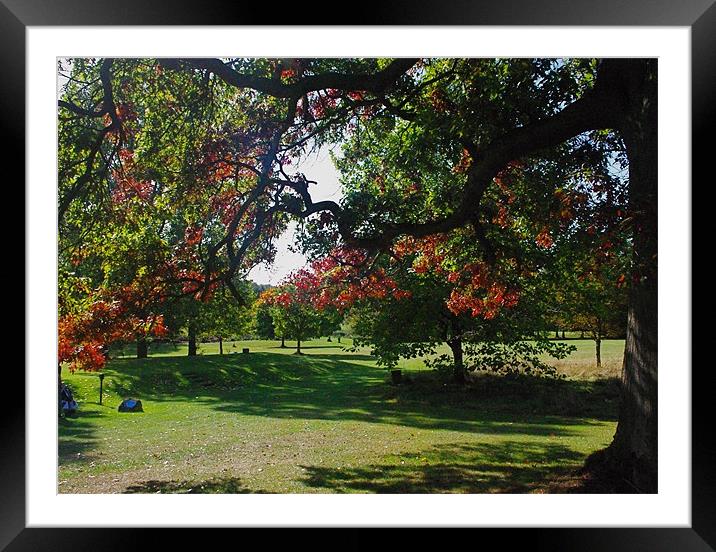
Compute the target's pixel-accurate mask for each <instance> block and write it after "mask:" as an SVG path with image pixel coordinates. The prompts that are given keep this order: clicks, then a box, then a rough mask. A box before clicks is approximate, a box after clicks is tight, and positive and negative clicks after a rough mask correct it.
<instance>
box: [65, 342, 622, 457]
mask: <svg viewBox="0 0 716 552" xmlns="http://www.w3.org/2000/svg"><path fill="white" fill-rule="evenodd" d="M336 356H341V357H343V356H349V358H351V359H354V358H355V357H353V356H350V355H310V354H309V355H306V356H304V357H295V356H293V355H288V354H279V353H270V352H260V353H252V354H251V355H207V356H205V357H195V358H192V359H187V358H184V357H158V358H152V359H145V360H147V361H149V362H137V361H132V360H120V361H113V364H112V366H111V367H110V369H108V370H107V373H108V376H107V381H105V384H107V383H108V382H110V383H111V386H112V392H113V393H115V394H117V395H119V396H132V397H136V398H141V399H143V400H145V399H146V401H147V403H148V405H151V402H152V401H154V402H178V403H179V402H187V401H191V402H195V403H197V402H198V403H203V404H205V405H207V406H208V407H210V408H213V409H215V410H217V411H219V412H226V413H235V414H239V415H249V416H261V417H266V418H276V419H287V418H288V419H306V420H329V421H348V422H367V423H380V424H387V425H397V426H402V427H415V428H419V429H436V430H452V431H462V432H471V433H484V434H503V435H517V434H523V435H532V436H542V437H549V436H573V435H577V434H578V433H579V432H580V431H581V427H580V426H582V427H583V426H587V425H596V424H602V423H603V422H605V421H613V420H615V419H616V410H615V408H614V405H613V404H611V403H610V404H607V403H606V402H605V400H606V399H605V398H604V397H611V395H612V394H614V393H613V391H612V390H610V389H611V388H609V387H608V386H607V387H605V388H604V389H606V391H605V390H604V389H603V390H602V391H600V392H599V393H596V392H595V391H594V389H597V388H591V387H588V386H585V385H587V384H584V383H582V382H569V381H565V382H560V383H558V384H554V385H553V384H549V385H548V386H546V387H543V388H538V387H535V388H533V387H530V386H527V387H523V388H519V389H518V391H519V392H517V393H515V392H514V389H512V388H511V387H509V386H508V388H506V390H502V391H500V393H502V394H493V390H492V388H491V387H489V386H487V387H485V388H484V389H482V390H481V391H480V392H477V390H475V389H471V388H469V387H467V388H463V387H456V386H450V385H443V384H441V383H439V382H435V381H432V382H431V381H427V382H424V383H421V382H420V381H417V380H416V382H415V383H414V384H413V385H406V386H391V385H389V384H387V382H386V374H385V372H384V371H383V370H381V369H380V368H376V367H375V366H370V365H365V364H360V363H353V362H348V361H345V360H336V358H335V357H336ZM423 374H425V372H423ZM416 375H417V374H416ZM428 375H429V374H428ZM411 377H412V376H411ZM540 385H541V384H540ZM588 385H590V386H594V385H597V384H595V383H590V384H588ZM538 389H541V390H540V391H539V392H538V391H537V390H538ZM600 393H601V394H600ZM570 397H571V398H570ZM567 399H569V400H567ZM614 404H616V402H614ZM147 410H148V412H150V409H149V408H147ZM96 416H98V414H95V413H87V414H86V415H82V414H81V415H80V417H79V418H78V419H75V420H69V421H68V422H69V423H68V424H67V425H63V426H61V427H60V460H61V463H67V462H71V461H80V460H81V458H78V457H77V453H81V455H82V456H84V453H85V452H86V451H87V450H89V449H91V448H92V447H93V446H94V444H95V442H96V440H97V436H96V435H95V431H96V430H95V428H94V425H95V424H93V420H92V417H96ZM146 416H147V418H148V419H151V413H149V414H147V415H146Z"/></svg>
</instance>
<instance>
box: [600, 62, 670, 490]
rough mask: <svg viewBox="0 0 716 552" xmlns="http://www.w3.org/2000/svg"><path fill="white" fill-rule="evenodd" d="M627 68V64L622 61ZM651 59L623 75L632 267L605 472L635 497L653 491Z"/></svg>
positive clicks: (654, 188) (654, 275)
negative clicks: (615, 474) (615, 416)
mask: <svg viewBox="0 0 716 552" xmlns="http://www.w3.org/2000/svg"><path fill="white" fill-rule="evenodd" d="M625 61H627V63H628V60H625ZM656 63H657V62H656V60H648V61H641V62H640V63H634V62H633V61H632V64H631V66H630V69H631V70H630V71H624V75H625V83H624V84H625V86H626V88H627V92H628V95H627V98H628V99H627V106H626V107H627V110H628V117H627V120H626V122H625V124H624V126H623V127H622V128H621V129H620V130H621V133H622V136H623V138H624V142H625V144H626V149H627V155H628V157H629V195H630V199H629V211H630V213H631V215H632V217H633V240H634V242H633V243H634V247H633V261H634V264H633V267H634V269H633V270H634V272H633V274H632V285H631V288H630V293H629V311H628V319H627V335H626V346H625V351H624V367H623V374H622V398H621V408H620V413H619V422H618V425H617V431H616V435H615V436H614V440H613V441H612V443H611V445H610V446H609V448H608V449H607V450H606V459H607V462H608V465H609V467H610V468H611V469H612V470H615V471H617V472H618V473H620V474H621V476H622V477H623V478H624V479H625V480H626V481H628V482H629V483H630V484H631V485H632V486H634V487H635V488H636V489H637V490H638V491H640V492H647V493H655V492H657V490H658V489H657V481H658V480H657V260H656V253H657V243H656V237H657V133H656V131H657V89H656V75H657V70H656V67H657V65H656Z"/></svg>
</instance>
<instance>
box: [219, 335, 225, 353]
mask: <svg viewBox="0 0 716 552" xmlns="http://www.w3.org/2000/svg"><path fill="white" fill-rule="evenodd" d="M219 354H220V355H223V354H224V340H223V338H222V337H221V336H219Z"/></svg>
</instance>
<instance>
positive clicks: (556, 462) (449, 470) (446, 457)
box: [303, 441, 584, 493]
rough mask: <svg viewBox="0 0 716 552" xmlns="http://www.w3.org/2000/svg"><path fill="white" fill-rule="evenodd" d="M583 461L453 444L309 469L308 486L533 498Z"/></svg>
mask: <svg viewBox="0 0 716 552" xmlns="http://www.w3.org/2000/svg"><path fill="white" fill-rule="evenodd" d="M583 461H584V455H583V454H580V453H577V452H575V451H573V450H571V449H569V448H567V447H565V446H563V445H559V444H555V443H524V442H518V441H508V442H501V443H500V444H499V445H494V444H485V443H483V444H469V445H468V444H463V443H452V444H447V445H439V446H434V447H432V448H430V449H428V450H425V451H422V452H419V453H415V452H406V453H403V454H399V455H396V456H395V457H389V458H387V459H386V460H385V461H384V462H383V463H374V464H370V465H368V466H364V467H356V468H353V467H351V468H326V467H322V466H303V468H304V469H305V470H306V474H305V478H304V481H303V483H304V484H305V485H307V486H308V487H311V488H313V489H328V490H330V491H331V492H335V493H529V492H535V491H539V490H540V489H542V488H544V487H545V485H547V484H548V483H549V481H551V480H552V479H553V478H555V477H558V476H560V475H564V474H567V473H569V472H571V471H573V470H574V469H575V468H576V466H578V465H579V464H581V463H582V462H583Z"/></svg>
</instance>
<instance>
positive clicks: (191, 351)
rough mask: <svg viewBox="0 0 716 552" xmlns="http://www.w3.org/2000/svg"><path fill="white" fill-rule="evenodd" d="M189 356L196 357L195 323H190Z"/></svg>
mask: <svg viewBox="0 0 716 552" xmlns="http://www.w3.org/2000/svg"><path fill="white" fill-rule="evenodd" d="M188 354H189V356H196V326H195V325H194V321H193V320H192V321H190V322H189V353H188Z"/></svg>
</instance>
